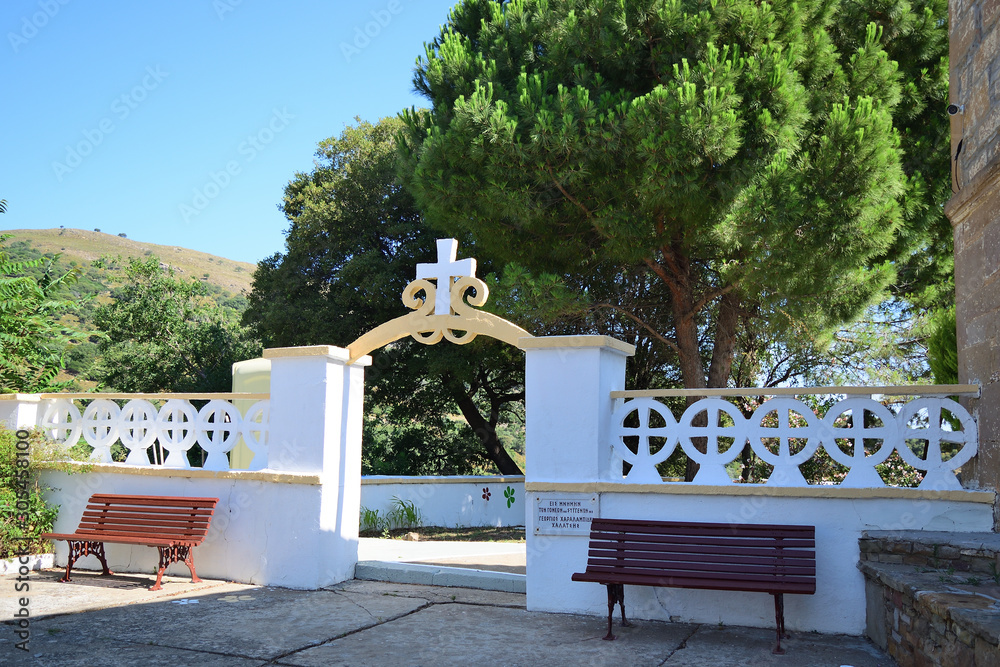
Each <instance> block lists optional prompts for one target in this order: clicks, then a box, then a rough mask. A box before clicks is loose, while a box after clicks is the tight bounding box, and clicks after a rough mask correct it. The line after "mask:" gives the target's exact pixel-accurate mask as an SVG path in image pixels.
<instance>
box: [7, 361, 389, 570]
mask: <svg viewBox="0 0 1000 667" xmlns="http://www.w3.org/2000/svg"><path fill="white" fill-rule="evenodd" d="M264 356H265V358H267V359H269V360H270V362H271V391H270V394H246V393H242V394H186V395H185V394H160V395H157V394H139V395H135V394H133V395H129V394H103V395H101V394H41V395H38V394H34V395H25V394H17V395H9V396H0V422H3V423H6V425H7V426H8V427H9V428H16V429H20V428H32V427H40V428H42V429H44V430H45V432H46V433H47V434H48V436H49V437H50V438H52V439H54V440H56V441H57V442H59V443H61V444H62V445H63V446H64V447H71V446H74V445H77V444H78V443H79V442H81V441H83V442H86V443H87V444H88V445H89V446H90V447H91V448H93V451H92V452H90V455H89V458H90V461H86V462H83V463H68V464H57V465H49V466H46V465H45V464H42V470H41V482H42V485H43V486H44V487H47V491H46V500H47V501H48V502H50V503H51V504H53V505H58V506H59V508H60V509H59V516H58V518H57V519H56V524H55V527H54V532H56V533H72V532H74V531H75V530H76V527H77V526H78V524H79V521H80V517H81V515H82V513H83V511H84V508H85V507H86V504H87V499H88V498H89V497H90V496H91V495H92V494H94V493H112V494H114V493H118V494H131V495H152V496H159V495H163V496H189V497H209V498H218V499H219V503H218V505H216V508H215V513H214V515H213V517H212V524H211V527H210V529H209V533H208V537H207V538H206V540H205V542H204V544H202V545H201V546H199V547H197V548H196V549H195V552H194V558H195V562H196V563H197V568H198V572H199V573H200V574H201V575H202V576H204V577H207V578H210V579H222V580H227V581H240V582H246V583H255V584H264V585H274V586H285V587H289V588H304V589H318V588H322V587H324V586H329V585H331V584H334V583H337V582H339V581H344V580H345V579H350V578H351V577H353V576H354V566H355V563H356V562H357V557H358V515H359V511H360V497H361V420H362V406H363V397H364V368H365V366H367V365H368V364H370V363H371V358H370V357H361V358H360V359H357V360H355V361H352V360H351V355H350V353H349V352H348V350H346V349H342V348H336V347H331V346H326V345H319V346H312V347H298V348H278V349H269V350H265V351H264ZM116 443H120V444H121V446H122V447H123V448H124V451H123V454H124V456H117V457H115V458H124V460H121V461H115V460H114V459H113V457H112V449H113V448H114V449H115V451H116V452H117V451H118V450H117V447H116V446H115V445H116ZM244 444H245V445H246V447H247V448H248V449H249V450H250V451H251V452H252V453H253V457H252V459H250V457H249V456H248V455H247V456H243V455H242V454H241V456H240V457H239V458H241V459H242V460H244V461H246V460H249V461H250V466H249V467H250V469H249V470H239V469H233V468H232V466H230V464H229V459H230V458H236V457H232V454H233V453H234V447H240V448H241V447H243V446H244ZM195 445H199V446H200V447H201V448H202V449H203V450H204V453H205V455H204V458H203V461H204V464H203V465H202V466H198V465H197V462H199V460H200V459H201V458H202V457H194V456H192V458H195V459H196V463H195V464H192V463H190V462H189V460H188V459H189V457H188V455H189V454H190V453H191V450H192V448H193V447H195ZM119 453H122V452H119ZM66 558H67V546H66V542H65V541H58V542H56V543H55V560H56V564H57V566H62V565H65V563H66ZM107 558H108V563H109V565H110V566H111V568H112V569H114V570H120V571H123V572H146V573H148V572H154V571H155V569H156V566H157V551H156V549H151V548H149V547H146V546H141V545H136V546H133V545H128V544H113V543H111V544H108V545H107ZM77 567H79V568H81V569H87V568H95V567H99V565H98V563H97V560H96V559H94V558H91V557H85V558H83V559H81V561H80V562H79V563H78V565H77ZM167 573H168V574H172V575H177V576H181V577H184V576H188V572H187V568H186V567H185V566H184V565H183V564H174V565H171V566H170V568H168V570H167Z"/></svg>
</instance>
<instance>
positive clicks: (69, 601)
mask: <svg viewBox="0 0 1000 667" xmlns="http://www.w3.org/2000/svg"><path fill="white" fill-rule="evenodd" d="M63 574H65V570H63V569H56V568H50V569H45V570H41V571H38V572H31V573H30V574H29V575H28V577H27V581H26V582H19V581H18V579H17V575H16V574H9V575H3V576H0V618H2V619H4V620H6V619H9V618H13V615H14V613H15V611H16V610H17V609H18V608H19V607H20V604H19V602H20V599H21V598H22V597H27V598H28V600H29V605H28V610H29V612H30V613H31V618H34V619H38V618H43V617H46V616H53V615H59V614H68V613H79V612H84V611H96V610H98V609H106V608H108V607H120V606H123V605H130V604H145V603H149V602H162V601H163V600H173V599H177V598H180V597H184V596H186V595H194V594H197V593H200V592H203V591H210V590H211V591H216V592H219V591H226V592H232V591H238V590H242V589H244V588H253V587H252V586H248V585H246V584H234V583H231V582H225V581H220V580H213V579H203V580H202V581H201V582H199V583H193V582H192V581H191V578H190V577H172V576H169V575H164V577H163V581H162V585H163V589H162V590H159V591H150V590H149V587H150V586H152V585H153V584H154V583H155V581H156V577H155V575H144V574H114V575H110V576H103V575H101V574H99V573H98V572H90V571H78V570H74V571H73V580H72V581H70V582H66V583H63V582H61V581H59V579H61V578H62V576H63ZM24 583H27V589H26V590H25V589H24V586H23V584H24ZM19 585H20V588H21V589H22V590H20V591H19V590H18V587H19Z"/></svg>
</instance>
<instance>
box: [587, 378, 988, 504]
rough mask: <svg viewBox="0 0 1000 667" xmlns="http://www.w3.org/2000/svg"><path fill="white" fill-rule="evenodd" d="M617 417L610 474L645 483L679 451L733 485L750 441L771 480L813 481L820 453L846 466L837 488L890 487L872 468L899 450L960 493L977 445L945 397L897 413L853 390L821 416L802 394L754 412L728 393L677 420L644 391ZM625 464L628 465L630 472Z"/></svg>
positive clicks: (622, 404)
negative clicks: (735, 465) (811, 467)
mask: <svg viewBox="0 0 1000 667" xmlns="http://www.w3.org/2000/svg"><path fill="white" fill-rule="evenodd" d="M847 389H853V390H857V389H859V388H847ZM844 390H845V388H843V387H830V388H828V389H827V391H829V392H830V393H835V392H838V391H844ZM931 390H932V391H933V389H931ZM760 391H763V390H760ZM817 391H818V390H815V389H813V390H810V393H817ZM908 391H913V392H914V393H918V392H919V391H920V390H919V388H914V389H910V390H908ZM616 393H617V394H623V395H626V396H627V395H628V394H629V392H616ZM691 393H692V394H694V393H696V392H694V391H692V392H691ZM949 417H950V419H949ZM612 421H613V424H614V433H613V435H612V439H611V446H612V448H613V450H614V455H613V456H612V457H611V459H610V465H609V466H608V468H607V469H606V471H605V477H604V479H606V480H608V481H624V482H628V483H639V484H657V483H664V482H663V480H662V479H661V477H660V474H659V473H658V472H657V469H656V466H657V464H659V463H662V462H663V461H666V460H667V459H668V458H669V457H670V455H671V454H673V453H674V451H675V449H676V448H677V447H680V448H681V450H683V452H684V454H686V455H687V456H688V457H690V458H691V459H693V460H694V461H695V462H696V463H698V464H699V465H700V468H699V470H698V473H697V475H696V476H695V478H694V480H693V483H694V484H710V485H718V484H731V483H732V482H733V480H732V479H731V478H730V475H729V473H728V472H727V470H726V466H727V465H729V464H730V463H732V462H733V461H735V460H736V458H737V457H738V456H739V455H740V454H741V453H742V451H743V449H744V446H745V445H746V444H747V443H749V445H750V447H751V449H752V450H753V452H754V454H756V455H757V456H758V457H760V459H761V460H763V461H764V462H765V463H767V464H768V465H770V466H773V470H772V472H771V474H770V476H769V477H768V479H767V482H766V483H767V484H768V485H770V486H807V482H806V479H805V477H803V475H802V472H801V470H800V466H801V465H802V464H804V463H805V462H806V461H808V460H809V459H811V458H813V457H814V456H817V455H818V454H819V453H820V452H821V450H822V451H825V452H827V453H828V454H829V455H830V458H832V459H833V460H834V461H836V462H837V463H839V464H841V465H842V466H845V467H847V468H848V469H849V472H848V473H847V475H846V477H845V478H844V479H843V481H841V482H840V484H839V486H843V487H852V488H878V487H883V486H885V482H884V481H883V480H882V478H881V477H880V475H879V473H878V471H877V470H876V468H875V466H877V465H878V464H880V463H883V462H885V460H886V459H888V458H889V456H890V455H891V454H892V453H893V452H894V451H895V452H898V453H899V456H900V458H901V459H902V460H903V461H904V462H905V463H906V464H907V465H909V466H911V467H913V468H915V469H916V470H920V471H923V480H922V481H921V483H920V487H919V488H921V489H929V490H930V489H933V490H943V489H954V490H958V489H961V488H962V485H961V483H960V482H959V480H958V478H957V477H956V476H955V470H956V469H958V468H959V467H961V465H962V464H964V463H966V462H967V461H968V460H969V459H971V458H972V457H973V456H974V455H975V453H976V450H977V446H978V437H977V432H976V423H975V421H973V419H972V417H971V415H969V413H968V411H966V409H965V408H963V407H962V406H961V405H960V404H958V403H956V402H955V401H953V400H951V399H950V398H946V397H941V396H921V397H918V398H916V399H914V400H911V401H909V402H907V403H904V404H903V405H902V406H901V407H900V408H899V409H898V410H897V411H896V412H893V411H892V410H891V409H890V408H889V407H887V406H886V405H884V404H883V403H882V402H879V401H876V400H874V399H872V398H868V397H859V396H849V397H847V398H844V399H842V400H840V401H838V402H837V403H835V404H834V405H833V406H832V407H830V408H829V409H828V410H827V411H826V413H825V415H823V416H819V415H817V414H816V413H815V412H814V411H813V410H812V409H811V408H810V407H809V406H807V405H806V404H805V403H804V402H803V401H801V400H799V399H796V398H793V397H791V396H778V397H775V398H772V399H770V400H768V401H765V402H763V403H762V404H761V405H760V406H759V407H757V408H756V409H755V410H754V412H753V414H752V415H751V416H750V417H744V415H743V413H742V412H741V411H740V409H739V408H738V406H736V405H734V404H733V403H732V402H730V401H728V400H725V399H724V398H721V397H709V398H702V399H701V400H698V401H696V402H695V403H693V404H691V405H690V406H689V407H688V408H687V409H686V410H685V411H684V413H683V414H682V415H681V417H680V418H679V419H677V418H675V417H674V415H673V413H672V412H671V411H670V409H669V408H668V407H667V406H666V405H665V404H664V403H662V402H660V401H658V400H656V399H655V398H651V397H637V398H631V399H628V400H622V399H618V400H617V405H616V406H615V410H614V416H613V420H612ZM702 424H704V425H702ZM956 427H960V428H956ZM696 438H701V439H702V441H701V442H702V443H704V444H703V445H702V447H701V450H700V449H699V448H697V447H695V439H696ZM629 444H632V445H633V447H629V446H628V445H629ZM866 444H867V449H866ZM915 447H916V449H917V451H915V450H914V448H915ZM633 448H634V449H635V451H633ZM702 450H704V451H702ZM918 451H919V452H920V454H918V453H917V452H918ZM623 462H628V463H629V464H630V465H631V468H630V469H629V471H628V473H627V474H625V473H624V472H623V468H624V467H623V465H622V464H623Z"/></svg>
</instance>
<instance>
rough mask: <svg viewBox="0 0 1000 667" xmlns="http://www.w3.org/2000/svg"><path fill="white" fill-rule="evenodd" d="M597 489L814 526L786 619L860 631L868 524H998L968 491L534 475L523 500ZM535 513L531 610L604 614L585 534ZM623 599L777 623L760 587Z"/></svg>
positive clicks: (638, 610)
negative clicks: (806, 565)
mask: <svg viewBox="0 0 1000 667" xmlns="http://www.w3.org/2000/svg"><path fill="white" fill-rule="evenodd" d="M615 486H618V487H619V488H622V491H621V492H616V490H614V487H615ZM553 487H554V488H555V489H557V490H551V489H553ZM546 488H548V489H550V490H545V489H546ZM625 489H627V490H628V491H626V490H625ZM595 496H596V497H597V507H596V508H595V509H596V511H597V515H598V516H601V517H609V518H623V519H626V518H627V519H654V520H664V521H666V520H673V521H701V522H711V523H735V524H740V523H743V524H769V523H770V524H793V525H811V526H816V594H815V595H787V596H785V622H786V624H787V626H788V628H789V629H790V630H796V631H800V632H811V631H816V632H826V633H846V634H852V635H860V634H863V632H864V629H865V586H864V579H863V577H862V575H861V573H860V572H859V571H858V569H857V564H858V561H859V558H860V553H859V547H858V538H859V537H860V536H861V532H862V531H864V530H901V529H907V530H943V531H953V532H968V531H990V530H991V529H992V527H993V508H992V502H993V497H994V494H993V493H984V492H968V491H919V490H915V489H838V488H812V489H775V488H765V487H762V486H756V487H749V486H747V487H740V488H736V489H734V488H733V487H711V486H708V487H704V486H703V487H700V488H694V487H693V486H692V485H684V484H678V485H628V486H626V485H620V484H619V485H614V484H564V485H553V484H545V483H530V484H529V485H528V491H527V498H526V500H527V501H528V502H527V503H526V504H527V505H528V506H529V508H531V507H533V505H534V504H537V503H538V502H539V500H541V501H542V502H543V503H544V504H545V505H547V504H548V501H549V500H554V499H562V500H567V499H575V498H579V499H580V500H582V501H583V502H584V503H585V504H586V502H587V501H590V502H592V500H591V499H593V498H594V497H595ZM536 518H537V514H536V513H535V512H533V511H529V512H528V515H527V520H528V524H527V561H528V570H527V572H528V574H527V605H528V609H530V610H532V611H554V612H563V613H582V614H592V615H605V614H607V592H606V590H605V587H604V586H601V585H599V584H593V583H581V582H573V581H571V580H570V575H572V573H574V572H583V571H584V569H586V566H587V545H588V538H587V537H586V536H582V535H544V534H541V535H540V534H535V527H536V523H537V521H536ZM625 607H626V611H627V613H628V615H629V617H634V618H645V619H658V620H671V621H680V622H689V623H711V624H718V623H722V624H724V625H746V626H753V627H774V603H773V598H772V597H771V596H770V595H768V594H763V593H736V592H726V591H704V590H682V589H673V588H650V587H644V586H626V587H625ZM616 615H617V612H616ZM616 622H618V619H617V618H616Z"/></svg>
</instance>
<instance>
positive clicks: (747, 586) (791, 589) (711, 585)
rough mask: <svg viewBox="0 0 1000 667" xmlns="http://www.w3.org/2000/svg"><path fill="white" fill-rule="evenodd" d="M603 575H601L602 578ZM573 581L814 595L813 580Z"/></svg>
mask: <svg viewBox="0 0 1000 667" xmlns="http://www.w3.org/2000/svg"><path fill="white" fill-rule="evenodd" d="M602 574H603V576H602ZM573 581H589V582H593V583H597V584H608V583H616V584H630V585H633V586H666V587H668V588H697V589H706V590H718V591H744V592H749V593H798V594H803V595H810V594H813V593H815V592H816V582H815V580H812V579H810V580H806V581H801V582H792V581H774V580H771V581H752V580H746V579H737V580H734V579H721V578H717V579H712V578H702V579H693V578H690V577H671V576H662V575H659V576H645V575H637V574H631V573H615V574H611V575H608V574H607V573H600V572H587V573H576V574H574V575H573Z"/></svg>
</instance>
